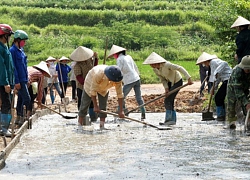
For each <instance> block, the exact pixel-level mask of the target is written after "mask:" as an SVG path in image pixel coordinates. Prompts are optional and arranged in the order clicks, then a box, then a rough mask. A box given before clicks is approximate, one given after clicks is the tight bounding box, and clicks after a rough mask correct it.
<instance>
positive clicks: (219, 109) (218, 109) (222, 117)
mask: <svg viewBox="0 0 250 180" xmlns="http://www.w3.org/2000/svg"><path fill="white" fill-rule="evenodd" d="M216 113H217V119H216V120H217V121H225V109H224V108H223V106H216Z"/></svg>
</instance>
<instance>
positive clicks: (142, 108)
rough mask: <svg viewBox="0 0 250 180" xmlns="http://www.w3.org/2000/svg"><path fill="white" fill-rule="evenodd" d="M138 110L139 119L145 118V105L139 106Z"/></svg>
mask: <svg viewBox="0 0 250 180" xmlns="http://www.w3.org/2000/svg"><path fill="white" fill-rule="evenodd" d="M140 110H141V120H143V119H146V114H145V112H146V110H145V107H144V106H143V107H140Z"/></svg>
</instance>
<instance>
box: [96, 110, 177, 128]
mask: <svg viewBox="0 0 250 180" xmlns="http://www.w3.org/2000/svg"><path fill="white" fill-rule="evenodd" d="M100 112H101V113H105V114H110V115H113V116H117V117H118V116H119V115H118V114H116V113H112V112H107V111H103V110H101V111H100ZM124 118H125V119H128V120H131V121H135V122H138V123H141V124H144V125H147V126H150V127H153V128H156V129H158V130H172V128H171V127H158V126H155V125H153V124H149V123H146V122H144V121H140V120H137V119H133V118H130V117H127V116H125V117H124Z"/></svg>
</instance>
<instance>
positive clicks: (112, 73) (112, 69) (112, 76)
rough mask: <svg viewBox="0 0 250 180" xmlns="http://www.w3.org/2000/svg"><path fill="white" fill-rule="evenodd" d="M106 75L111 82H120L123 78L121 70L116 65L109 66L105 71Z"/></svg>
mask: <svg viewBox="0 0 250 180" xmlns="http://www.w3.org/2000/svg"><path fill="white" fill-rule="evenodd" d="M104 74H105V75H106V76H107V77H108V79H109V80H110V81H114V82H119V81H121V80H122V78H123V76H122V72H121V69H120V68H119V67H118V66H116V65H112V66H107V67H106V68H105V70H104Z"/></svg>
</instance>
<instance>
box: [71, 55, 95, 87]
mask: <svg viewBox="0 0 250 180" xmlns="http://www.w3.org/2000/svg"><path fill="white" fill-rule="evenodd" d="M92 68H93V61H92V58H91V59H89V60H87V61H81V62H77V63H76V64H75V66H74V73H75V76H78V75H82V77H83V78H84V79H85V78H86V76H87V74H88V72H89V70H90V69H92ZM76 87H77V88H79V89H81V90H83V84H80V83H79V81H78V80H77V79H76Z"/></svg>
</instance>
